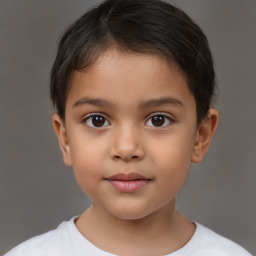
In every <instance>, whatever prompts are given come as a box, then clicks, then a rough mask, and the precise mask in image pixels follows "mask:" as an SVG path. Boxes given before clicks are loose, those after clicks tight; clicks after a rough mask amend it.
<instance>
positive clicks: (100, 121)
mask: <svg viewBox="0 0 256 256" xmlns="http://www.w3.org/2000/svg"><path fill="white" fill-rule="evenodd" d="M92 123H93V125H94V126H96V127H101V126H103V125H104V123H105V118H104V117H102V116H94V117H93V118H92Z"/></svg>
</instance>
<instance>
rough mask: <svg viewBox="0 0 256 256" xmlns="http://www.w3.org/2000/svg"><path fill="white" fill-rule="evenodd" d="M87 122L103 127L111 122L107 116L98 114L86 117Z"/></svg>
mask: <svg viewBox="0 0 256 256" xmlns="http://www.w3.org/2000/svg"><path fill="white" fill-rule="evenodd" d="M85 123H86V124H87V125H88V126H90V127H93V128H101V127H105V126H108V125H109V122H108V120H107V119H106V118H105V117H103V116H101V115H97V114H92V115H91V116H89V117H87V118H86V119H85Z"/></svg>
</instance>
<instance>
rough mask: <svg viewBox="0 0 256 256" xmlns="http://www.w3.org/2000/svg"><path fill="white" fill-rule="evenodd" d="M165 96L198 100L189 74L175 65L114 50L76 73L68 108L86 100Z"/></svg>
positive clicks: (124, 100) (129, 100)
mask: <svg viewBox="0 0 256 256" xmlns="http://www.w3.org/2000/svg"><path fill="white" fill-rule="evenodd" d="M165 95H168V96H171V97H175V98H177V99H179V98H180V100H182V101H187V100H189V101H194V97H193V95H192V94H191V93H190V90H189V88H188V85H187V80H186V78H185V75H184V73H183V72H182V71H181V70H180V68H179V67H178V66H177V65H175V63H169V62H167V60H165V59H164V58H161V57H159V56H156V55H150V54H147V55H146V54H134V53H127V52H121V51H118V50H116V49H110V50H108V51H106V52H105V53H104V54H102V55H101V56H100V57H99V58H98V59H97V60H96V61H95V63H94V64H93V65H91V66H90V67H89V68H88V69H86V70H84V71H82V72H78V71H75V72H74V74H73V78H72V84H71V88H70V91H69V95H68V98H67V105H68V104H74V103H75V102H76V101H77V100H78V99H79V98H82V97H107V98H108V99H109V100H110V101H112V102H113V103H117V102H119V103H120V102H121V103H128V102H136V101H138V100H141V98H142V97H143V98H145V99H147V98H148V99H149V98H154V97H155V98H157V97H164V96H165Z"/></svg>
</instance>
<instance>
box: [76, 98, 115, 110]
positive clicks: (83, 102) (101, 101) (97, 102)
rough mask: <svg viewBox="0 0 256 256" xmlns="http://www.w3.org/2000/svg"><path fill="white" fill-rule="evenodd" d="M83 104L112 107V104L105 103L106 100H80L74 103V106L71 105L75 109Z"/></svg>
mask: <svg viewBox="0 0 256 256" xmlns="http://www.w3.org/2000/svg"><path fill="white" fill-rule="evenodd" d="M83 104H91V105H94V106H99V107H112V108H113V107H114V104H113V103H111V102H109V101H106V100H102V99H97V98H96V99H93V98H82V99H80V100H78V101H76V102H75V104H74V105H73V107H77V106H80V105H83Z"/></svg>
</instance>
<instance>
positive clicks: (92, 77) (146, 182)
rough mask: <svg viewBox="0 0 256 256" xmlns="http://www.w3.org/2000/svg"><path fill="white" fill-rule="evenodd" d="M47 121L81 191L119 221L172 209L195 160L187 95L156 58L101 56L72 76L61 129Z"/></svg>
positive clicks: (173, 71) (195, 135)
mask: <svg viewBox="0 0 256 256" xmlns="http://www.w3.org/2000/svg"><path fill="white" fill-rule="evenodd" d="M53 120H54V126H55V131H56V132H57V135H58V137H59V141H60V146H61V150H62V153H63V158H64V162H65V163H66V164H67V165H72V166H73V169H74V173H75V177H76V179H77V182H78V184H79V185H80V187H81V189H82V190H83V191H84V192H85V193H86V194H87V195H88V196H89V197H90V198H91V199H92V202H93V206H94V207H95V208H98V209H102V210H104V211H106V212H107V213H109V214H111V215H112V216H115V217H118V218H121V219H139V218H143V217H145V216H147V215H149V214H151V213H154V212H157V211H159V210H160V209H161V208H163V207H164V206H166V205H168V204H170V203H171V202H173V201H174V200H175V196H176V194H177V192H178V191H179V190H180V188H181V187H182V185H183V183H184V181H185V180H186V177H187V174H188V170H189V166H190V163H191V160H192V161H195V162H196V161H197V160H196V159H197V157H198V152H197V148H198V144H199V141H200V138H201V137H200V129H199V128H198V127H197V120H196V103H195V100H194V96H193V95H192V94H191V93H190V91H189V89H188V86H187V83H186V79H185V77H184V76H183V75H182V72H180V70H179V69H178V68H177V67H175V66H174V65H173V66H172V67H171V66H170V65H168V63H167V62H165V61H164V60H162V59H161V58H159V57H157V56H153V55H139V54H138V55H135V54H128V53H120V52H118V51H117V50H109V51H107V52H106V53H105V54H103V55H102V56H101V57H100V58H99V59H98V60H97V62H96V63H95V64H94V65H93V66H91V67H90V69H88V70H86V71H84V72H75V73H74V76H73V80H72V86H71V88H70V91H69V94H68V98H67V102H66V115H65V124H64V122H62V121H61V120H60V119H59V118H58V116H56V115H55V116H54V117H53Z"/></svg>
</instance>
